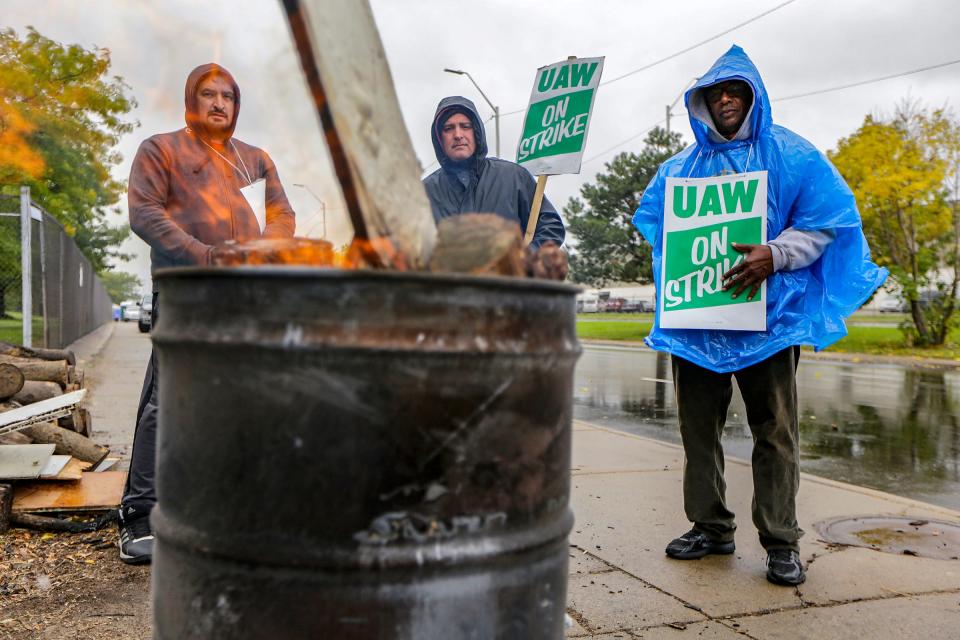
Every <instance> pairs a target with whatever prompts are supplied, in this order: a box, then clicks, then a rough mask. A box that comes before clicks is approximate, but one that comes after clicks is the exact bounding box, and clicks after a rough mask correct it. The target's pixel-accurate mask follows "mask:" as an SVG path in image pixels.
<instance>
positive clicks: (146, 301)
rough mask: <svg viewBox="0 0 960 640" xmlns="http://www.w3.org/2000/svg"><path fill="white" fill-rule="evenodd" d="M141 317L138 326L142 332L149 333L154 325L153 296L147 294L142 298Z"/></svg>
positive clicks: (140, 303)
mask: <svg viewBox="0 0 960 640" xmlns="http://www.w3.org/2000/svg"><path fill="white" fill-rule="evenodd" d="M139 305H140V318H139V320H137V328H138V329H140V333H147V332H149V331H150V329H151V327H153V296H152V295H151V294H149V293H148V294H147V295H145V296H143V298H141V299H140V302H139Z"/></svg>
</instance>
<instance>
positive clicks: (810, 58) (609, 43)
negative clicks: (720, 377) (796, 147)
mask: <svg viewBox="0 0 960 640" xmlns="http://www.w3.org/2000/svg"><path fill="white" fill-rule="evenodd" d="M783 3H784V0H743V1H732V2H724V3H720V2H715V1H707V0H687V1H686V2H682V3H681V2H660V1H655V0H588V1H581V0H549V1H548V0H540V1H536V2H533V1H526V0H509V1H508V0H489V1H476V2H463V1H460V0H416V1H414V0H372V1H371V4H372V6H373V12H374V16H375V19H376V21H377V25H378V27H379V29H380V34H381V38H382V39H383V43H384V47H385V49H386V52H387V58H388V60H389V62H390V66H391V70H392V73H393V78H394V84H395V86H396V89H397V94H398V97H399V100H400V106H401V109H402V112H403V116H404V120H405V121H406V125H407V127H408V130H409V131H410V136H411V139H412V141H413V145H414V149H415V151H416V153H417V155H418V157H419V158H420V161H421V165H422V166H423V167H424V168H431V166H432V167H433V168H435V167H436V165H435V161H436V159H435V157H434V154H433V147H432V146H431V143H430V139H429V128H430V122H431V120H432V117H433V112H434V109H435V107H436V104H437V102H438V101H439V99H440V98H442V97H443V96H447V95H453V94H459V95H465V96H467V97H469V98H471V99H473V100H474V101H475V102H476V103H477V106H478V107H479V109H480V112H481V114H482V115H483V116H484V117H488V116H489V115H491V114H492V110H491V109H490V108H489V107H487V105H486V103H485V102H484V101H483V99H482V98H481V97H480V95H479V94H478V93H477V91H476V90H475V89H474V88H473V86H472V85H471V84H470V82H469V81H468V80H467V79H466V78H465V77H463V76H456V75H451V74H447V73H444V72H443V69H444V67H450V68H458V69H464V70H466V71H469V72H470V73H471V74H472V75H473V77H474V79H475V80H476V81H477V82H478V83H479V85H480V86H481V87H482V88H483V90H484V92H485V93H486V94H487V96H489V97H490V99H491V100H493V101H494V103H495V104H497V105H498V106H500V110H501V112H509V111H514V110H521V109H523V108H524V107H525V106H526V102H527V100H528V99H529V96H530V90H531V87H532V84H533V79H534V73H535V71H536V69H537V67H539V66H543V65H545V64H550V63H553V62H556V61H559V60H562V59H564V58H566V57H567V56H568V55H576V56H578V57H593V56H606V62H605V67H604V71H603V80H611V79H613V78H616V77H618V76H621V75H623V74H626V73H629V72H631V71H633V70H635V69H638V68H640V67H644V66H646V65H649V64H650V63H653V62H656V61H657V60H660V59H662V58H665V57H667V56H670V55H671V54H674V53H677V52H679V51H682V50H684V49H686V48H688V47H690V46H692V45H695V44H697V43H699V42H702V41H704V40H707V39H709V38H711V37H713V36H715V35H717V34H719V33H721V32H723V31H726V30H728V29H730V28H732V27H734V26H736V25H738V24H740V23H743V22H746V21H748V20H750V19H752V18H754V17H756V16H758V15H760V14H762V13H763V12H765V11H769V10H771V9H774V8H776V7H778V5H782V4H783ZM27 25H32V26H34V27H36V28H37V29H38V30H39V31H40V32H41V33H42V34H43V35H45V36H48V37H50V38H53V39H55V40H58V41H61V42H64V43H78V44H81V45H83V46H85V47H92V46H98V47H105V48H108V49H110V51H111V55H112V60H113V73H116V74H118V75H120V76H122V77H123V78H124V79H125V81H126V82H127V83H128V84H129V85H130V86H131V92H132V94H133V95H134V97H135V98H136V99H137V101H138V103H139V106H138V107H137V109H136V110H135V111H134V112H133V113H132V114H131V117H132V118H135V119H137V120H139V121H140V123H141V126H140V128H138V129H136V130H135V131H134V132H133V133H132V134H130V135H128V136H127V137H126V138H125V139H124V140H123V141H122V142H121V144H120V151H121V153H122V154H123V156H124V162H123V164H122V165H120V166H119V167H117V169H116V174H117V176H118V177H122V178H126V176H127V175H128V174H129V170H130V160H131V159H132V157H133V155H134V153H135V152H136V148H137V146H138V145H139V144H140V142H141V141H142V140H143V139H144V138H146V137H148V136H150V135H152V134H154V133H159V132H163V131H172V130H174V129H177V128H179V127H182V126H183V124H184V123H183V83H184V80H185V78H186V75H187V74H188V73H189V71H190V70H191V69H192V68H193V67H195V66H197V65H199V64H202V63H205V62H210V61H216V62H219V63H220V64H222V65H224V66H225V67H227V68H228V69H229V70H230V71H231V72H232V73H233V75H234V76H235V77H236V79H237V81H238V83H239V84H240V89H241V92H242V94H243V104H242V109H241V113H240V120H239V125H238V127H237V130H236V135H237V137H238V138H240V139H242V140H244V141H246V142H249V143H251V144H255V145H257V146H260V147H263V148H264V149H266V150H267V151H268V152H269V153H270V155H271V156H272V157H273V159H274V161H275V162H276V164H277V166H278V169H279V171H280V177H281V179H282V181H283V182H284V185H285V187H286V191H287V195H288V197H289V198H290V201H291V203H292V204H293V206H294V209H295V210H296V211H297V220H298V233H304V232H305V233H307V234H308V235H310V236H313V237H319V236H320V234H321V231H322V225H321V222H320V216H319V208H320V207H319V204H318V203H317V201H316V199H315V198H314V197H313V196H311V195H310V193H308V192H307V191H306V190H305V189H302V188H299V187H295V186H294V183H301V184H305V185H307V186H309V188H310V189H311V190H312V191H313V192H314V193H316V194H317V196H319V197H320V198H321V199H323V200H324V201H326V203H327V232H328V237H329V238H330V239H331V240H333V241H334V242H336V243H337V244H341V243H344V242H347V241H348V240H349V238H350V235H351V231H350V228H349V222H348V220H347V218H346V215H345V211H344V209H343V203H342V200H341V197H340V193H339V187H338V186H337V182H336V178H335V176H334V175H333V172H332V169H331V167H330V164H329V158H328V155H327V152H326V148H325V145H324V142H323V138H322V135H321V132H320V128H319V125H318V123H317V118H316V115H315V113H314V112H313V110H312V106H311V104H310V102H309V98H308V96H307V93H306V90H305V88H304V83H303V79H302V75H301V73H300V68H299V63H298V61H297V59H296V57H295V54H294V51H293V48H292V44H291V40H290V36H289V32H288V29H287V26H286V22H285V19H284V17H283V14H282V11H281V7H280V3H279V0H277V1H272V0H256V1H253V0H247V1H245V2H238V1H237V0H207V1H206V2H204V3H197V2H192V1H188V0H164V1H163V2H151V1H148V0H98V1H94V0H3V11H2V14H0V26H4V27H13V28H14V29H15V30H17V32H18V33H21V34H22V33H23V31H24V30H25V27H26V26H27ZM958 34H960V10H958V9H957V5H956V4H955V3H954V2H952V1H949V0H927V1H914V2H909V1H906V0H893V1H889V2H877V1H876V0H794V1H793V2H790V3H788V4H786V6H782V7H781V8H777V9H775V10H774V11H772V12H771V13H769V15H766V16H764V17H762V18H760V19H758V20H756V21H753V22H751V23H750V24H747V25H745V26H743V27H740V28H738V29H735V30H734V31H732V32H730V33H728V34H726V35H723V36H721V37H719V38H717V39H715V40H712V41H710V42H708V43H707V44H704V45H703V46H700V47H697V48H694V49H692V50H691V51H688V52H686V53H683V54H682V55H679V56H676V57H674V58H672V59H670V60H668V61H666V62H664V63H662V64H658V65H656V66H653V67H652V68H650V69H647V70H644V71H641V72H639V73H635V74H633V75H630V76H629V77H626V78H624V79H622V80H618V81H616V82H612V83H610V84H608V85H605V86H602V87H601V88H600V90H599V92H598V94H597V99H596V103H595V115H594V119H593V121H592V123H591V126H590V131H589V139H588V141H587V146H586V152H585V155H584V157H585V158H586V159H588V160H589V161H587V162H585V163H584V165H583V168H582V171H581V173H580V174H579V175H570V176H554V177H551V178H550V180H549V181H548V183H547V196H548V197H549V198H550V199H551V200H552V201H553V203H554V204H555V205H556V206H557V207H558V208H560V207H562V206H563V205H564V204H565V203H566V202H567V200H568V199H569V198H570V197H571V196H575V195H577V194H578V191H579V187H580V185H581V184H582V183H584V182H586V181H593V179H594V177H595V175H596V173H597V172H599V171H602V170H603V168H604V166H603V163H604V162H605V161H608V160H610V159H611V158H612V157H613V156H614V155H616V154H617V153H619V152H620V151H625V150H635V149H638V148H640V147H641V146H642V142H643V136H637V134H640V133H641V132H643V131H644V130H646V129H648V128H649V127H650V126H651V125H654V124H656V123H659V122H660V121H662V120H663V118H664V116H665V107H666V105H668V104H670V103H672V102H673V101H674V100H675V99H676V98H677V97H678V96H679V95H680V93H681V92H682V90H683V89H684V87H685V86H686V85H687V84H688V83H689V82H690V81H691V80H693V79H694V78H695V77H696V76H698V75H700V74H702V73H704V72H705V71H706V70H707V69H708V68H709V67H710V66H711V64H712V63H713V62H714V60H715V59H716V58H717V57H718V56H720V55H721V54H722V53H723V52H724V51H726V49H727V48H729V46H730V45H731V44H739V45H740V46H742V47H743V48H744V49H745V50H746V52H747V53H748V54H749V55H750V57H751V58H752V59H753V61H754V63H755V64H756V65H757V67H758V68H759V70H760V73H761V75H762V77H763V79H764V82H765V84H766V87H767V91H768V93H769V95H770V97H771V99H772V100H774V103H773V119H774V122H777V123H779V124H781V125H784V126H786V127H789V128H790V129H793V130H794V131H796V132H797V133H799V134H800V135H802V136H804V137H806V138H808V139H809V140H811V141H812V142H813V143H814V144H815V145H816V146H817V147H819V148H821V149H823V150H828V149H833V148H835V147H836V143H837V141H838V140H839V139H840V138H842V137H845V136H848V135H850V134H851V133H853V132H854V131H855V130H856V129H857V127H858V126H859V125H860V124H861V123H862V121H863V118H864V116H865V115H867V114H870V113H873V114H888V113H890V112H891V111H892V110H893V109H894V108H895V107H896V105H897V103H898V102H900V101H901V100H903V99H904V98H910V99H913V100H916V101H919V102H920V103H921V104H924V105H927V106H931V107H941V106H948V107H952V108H954V109H956V108H957V107H958V105H960V64H954V65H951V66H945V67H941V68H939V69H934V70H930V71H926V72H923V73H917V74H913V75H909V76H905V77H900V78H895V79H891V80H886V81H883V82H876V83H872V84H866V85H863V86H859V87H855V88H851V89H846V90H843V91H836V92H831V93H825V94H820V95H814V96H810V97H804V98H797V99H792V100H784V101H779V102H778V101H777V99H778V98H780V97H785V96H792V95H796V94H800V93H806V92H810V91H816V90H819V89H825V88H830V87H835V86H838V85H845V84H852V83H856V82H860V81H864V80H869V79H872V78H877V77H881V76H887V75H893V74H897V73H901V72H906V71H910V70H913V69H918V68H922V67H928V66H932V65H936V64H940V63H944V62H948V61H953V60H960V36H958ZM682 110H683V103H682V100H681V101H680V102H679V103H678V104H677V106H676V107H675V111H676V112H681V111H682ZM522 117H523V114H522V113H517V114H515V115H505V116H503V117H502V118H501V134H500V135H501V156H502V157H504V158H507V159H510V160H514V159H515V158H516V146H517V141H518V136H519V133H520V125H521V121H522ZM671 125H672V127H673V128H675V129H676V130H678V131H680V132H682V133H683V134H684V137H685V140H686V141H687V142H690V141H691V134H690V126H689V123H688V121H687V119H686V116H685V115H682V116H680V117H677V118H676V119H674V120H673V121H672V123H671ZM487 128H488V139H489V140H490V148H491V153H492V150H493V123H492V122H490V123H489V124H488V125H487ZM635 136H636V137H635ZM630 138H633V140H631V141H629V142H626V143H625V144H622V145H620V143H621V142H623V141H625V140H627V139H630ZM616 145H620V146H616ZM615 146H616V148H614V149H611V147H615ZM608 149H609V151H607V150H608ZM597 155H599V157H596V158H595V159H593V158H594V156H597ZM123 204H124V206H125V203H123ZM631 213H632V212H624V215H629V214H631ZM125 250H127V251H131V252H133V253H135V254H137V258H136V259H135V260H134V261H133V262H131V263H127V264H125V265H120V266H119V268H121V269H124V270H127V271H131V272H135V273H137V274H138V275H140V276H141V278H142V279H143V280H144V283H145V284H147V279H148V277H149V275H148V274H149V257H148V254H149V252H148V249H147V247H146V245H145V244H144V243H143V242H142V241H140V240H139V239H134V240H131V241H130V242H129V243H128V246H126V247H125Z"/></svg>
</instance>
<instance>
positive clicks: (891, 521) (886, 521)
mask: <svg viewBox="0 0 960 640" xmlns="http://www.w3.org/2000/svg"><path fill="white" fill-rule="evenodd" d="M814 527H815V528H816V529H817V531H818V532H819V533H820V536H821V537H822V538H823V540H825V541H826V542H832V543H835V544H843V545H849V546H853V547H866V548H868V549H875V550H877V551H883V552H884V553H896V554H900V555H908V556H921V557H924V558H937V559H938V560H957V559H960V524H956V523H952V522H944V521H942V520H928V519H926V518H910V517H906V518H904V517H895V516H858V517H855V518H850V517H844V518H833V519H831V520H824V521H822V522H818V523H816V524H815V525H814Z"/></svg>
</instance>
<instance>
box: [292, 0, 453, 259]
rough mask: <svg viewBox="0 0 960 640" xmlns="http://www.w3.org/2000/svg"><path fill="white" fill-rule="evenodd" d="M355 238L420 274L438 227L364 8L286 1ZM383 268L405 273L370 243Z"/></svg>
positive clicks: (352, 2) (341, 1) (362, 4)
mask: <svg viewBox="0 0 960 640" xmlns="http://www.w3.org/2000/svg"><path fill="white" fill-rule="evenodd" d="M283 5H284V8H285V10H286V14H287V20H288V22H289V24H290V29H291V31H292V33H293V40H294V44H295V46H296V48H297V53H298V55H299V57H300V63H301V67H302V68H303V72H304V76H305V78H306V81H307V85H308V87H309V89H310V93H311V95H312V96H313V99H314V103H315V106H316V109H317V113H318V115H319V116H320V121H321V124H322V125H323V130H324V134H325V136H326V139H327V147H328V148H329V149H330V156H331V158H332V160H333V165H334V169H335V170H336V172H337V179H338V180H339V181H340V186H341V187H342V189H343V196H344V200H345V201H346V204H347V209H348V211H349V213H350V219H351V222H352V223H353V228H354V232H355V233H356V236H357V237H358V238H360V239H368V240H371V241H376V240H377V239H381V238H386V239H388V240H389V241H390V243H392V245H393V247H394V248H395V249H396V250H398V251H399V252H400V253H401V254H402V255H403V256H404V258H405V259H406V261H408V262H409V264H408V265H407V266H409V267H413V268H422V267H425V266H426V264H427V263H428V262H429V259H430V254H431V253H432V251H433V247H434V244H435V242H436V225H435V224H434V221H433V214H432V213H431V211H430V203H429V201H428V200H427V194H426V191H425V190H424V188H423V185H422V184H421V183H420V163H419V162H418V161H417V157H416V154H414V152H413V145H412V144H411V143H410V134H409V133H408V132H407V128H406V126H405V125H404V122H403V116H402V114H401V112H400V105H399V103H398V101H397V94H396V91H395V89H394V86H393V78H392V77H391V75H390V66H389V65H388V64H387V57H386V54H385V53H384V50H383V45H382V43H381V42H380V34H379V33H378V32H377V25H376V23H374V20H373V13H372V12H371V10H370V5H369V3H368V2H367V1H366V0H325V1H324V2H319V1H317V0H283ZM372 248H373V249H374V251H376V252H377V254H378V255H379V257H380V259H381V263H382V266H384V267H387V268H395V269H396V268H403V266H404V265H403V264H402V263H403V261H402V260H401V261H399V263H398V261H397V260H396V256H395V255H392V254H391V252H390V251H389V245H384V244H382V243H381V244H377V243H374V244H373V247H372Z"/></svg>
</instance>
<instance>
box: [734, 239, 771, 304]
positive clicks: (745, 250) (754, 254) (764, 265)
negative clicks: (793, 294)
mask: <svg viewBox="0 0 960 640" xmlns="http://www.w3.org/2000/svg"><path fill="white" fill-rule="evenodd" d="M730 246H731V247H733V250H734V251H739V252H740V253H742V254H744V255H745V257H744V259H743V262H741V263H739V264H738V265H736V266H735V267H733V268H732V269H730V270H729V271H727V272H726V273H725V274H723V281H724V285H723V290H724V291H729V290H730V289H731V288H732V287H736V290H735V291H734V292H733V296H732V297H733V298H736V297H737V296H739V295H740V294H741V293H742V292H743V290H744V289H746V288H747V287H750V293H748V294H747V301H750V300H753V297H754V296H755V295H757V292H759V291H760V286H761V285H762V284H763V283H764V281H765V280H766V279H767V278H769V277H770V276H772V275H773V251H771V250H770V247H768V246H767V245H765V244H740V243H739V242H733V243H731V244H730Z"/></svg>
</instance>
